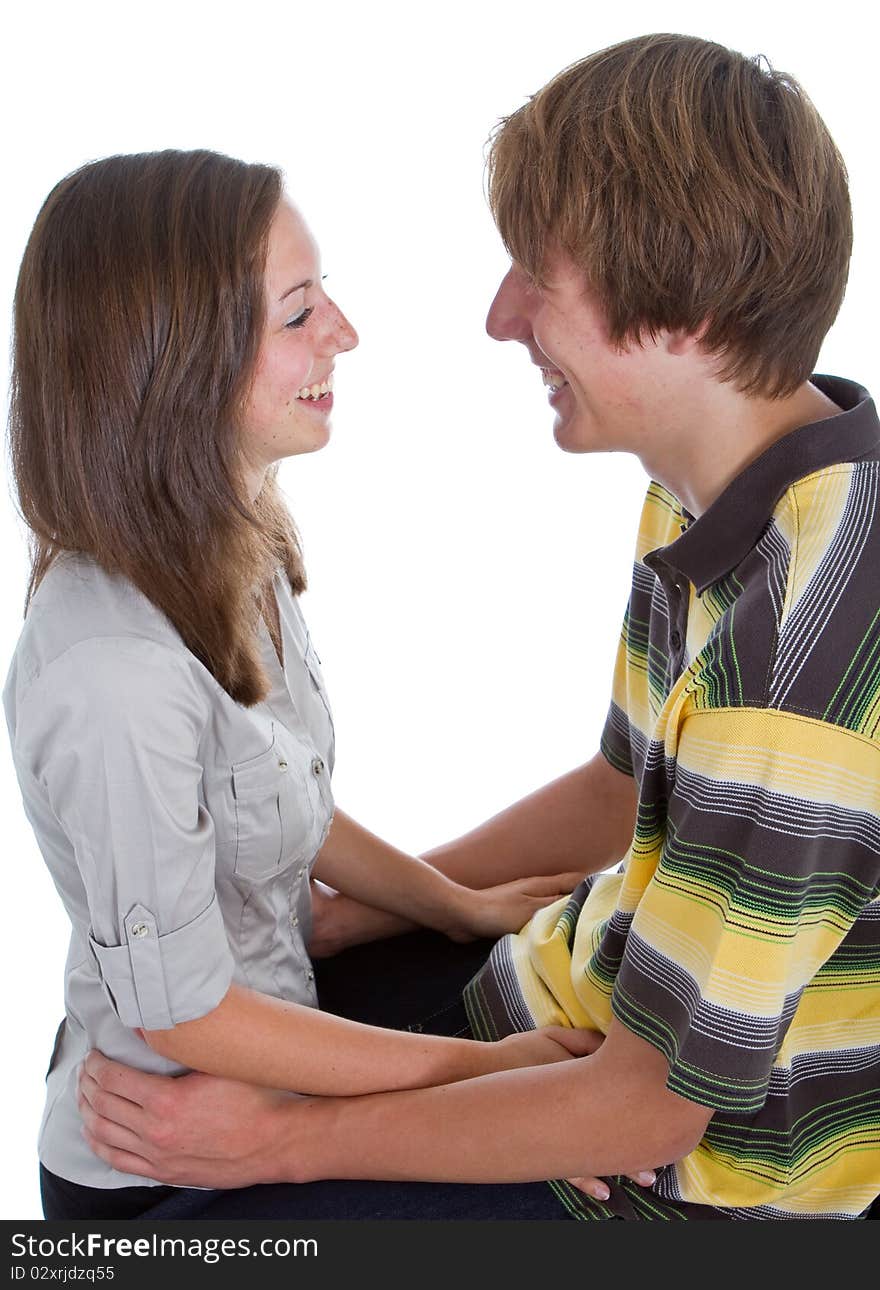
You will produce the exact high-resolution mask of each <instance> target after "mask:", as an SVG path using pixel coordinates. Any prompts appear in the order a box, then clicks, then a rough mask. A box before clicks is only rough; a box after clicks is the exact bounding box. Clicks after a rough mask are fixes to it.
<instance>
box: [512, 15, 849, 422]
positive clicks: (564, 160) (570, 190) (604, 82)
mask: <svg viewBox="0 0 880 1290" xmlns="http://www.w3.org/2000/svg"><path fill="white" fill-rule="evenodd" d="M489 201H490V205H491V208H492V213H493V215H494V218H495V222H496V223H497V225H498V229H499V231H500V233H501V236H502V238H503V240H504V243H505V245H506V247H507V249H508V251H509V252H510V254H511V255H512V257H513V258H514V260H516V261H517V262H518V263H519V264H520V265H521V266H522V267H523V268H524V269H525V271H526V272H527V273H528V274H529V276H530V277H531V278H532V279H533V281H534V282H535V283H536V284H538V285H540V284H541V282H542V272H543V268H544V264H545V260H546V256H547V253H548V251H550V250H551V249H552V248H553V247H554V246H558V247H561V249H562V250H563V251H564V252H566V253H567V254H568V255H569V256H570V257H571V258H572V259H573V260H574V262H575V263H576V264H577V265H578V266H579V267H580V268H581V269H582V271H583V273H584V276H585V284H586V286H587V287H588V289H589V290H590V291H592V292H593V293H594V294H595V296H596V299H597V301H598V303H599V305H600V307H601V308H602V310H603V313H604V316H605V319H606V323H607V326H608V330H609V335H610V338H611V340H612V341H613V342H614V343H616V344H619V345H624V344H628V343H631V342H636V341H638V339H639V337H640V336H643V335H645V334H649V335H650V334H656V333H657V332H658V331H660V330H664V329H668V330H684V331H687V332H689V333H691V334H695V333H699V330H700V328H701V327H705V332H704V334H703V335H702V344H703V346H704V348H705V349H706V350H707V351H709V352H711V353H713V354H716V355H717V356H718V357H719V376H720V377H721V379H723V380H729V381H732V382H734V384H735V385H736V386H737V388H739V389H741V390H742V391H743V392H745V393H748V394H753V395H758V394H760V395H764V396H767V397H781V396H783V395H786V394H790V393H792V392H793V391H794V390H796V389H797V388H798V386H799V385H801V384H802V383H803V382H804V381H806V380H808V379H809V376H810V373H811V372H812V370H813V368H814V366H815V364H816V360H817V358H818V354H819V347H820V345H821V343H822V340H823V338H824V336H825V333H826V332H827V331H828V328H829V327H830V326H831V324H832V322H833V321H834V318H835V316H836V314H837V311H838V309H839V308H840V303H841V301H842V299H843V293H844V289H845V287H846V278H847V272H848V268H849V259H850V253H851V249H852V218H851V212H850V203H849V193H848V189H847V175H846V168H845V166H844V164H843V160H842V158H841V156H840V154H839V152H838V150H837V148H836V146H835V144H834V141H833V139H832V138H831V136H830V134H829V133H828V130H827V128H826V126H825V124H824V122H823V121H822V119H821V117H820V116H819V114H818V113H817V111H816V109H815V108H814V106H813V104H812V103H811V102H810V100H809V98H808V97H807V95H806V94H805V93H804V91H803V90H802V89H801V87H800V85H798V83H797V81H795V80H794V79H793V78H792V77H791V76H789V75H787V74H786V73H784V72H778V71H775V70H773V69H772V68H770V67H769V66H768V65H767V64H766V60H762V59H761V58H746V57H744V56H743V55H742V54H738V53H736V52H734V51H732V50H729V49H725V48H724V47H723V46H721V45H716V44H713V43H711V42H709V41H705V40H699V39H697V38H696V37H691V36H676V35H652V36H641V37H638V38H636V39H633V40H627V41H624V42H622V43H621V44H618V45H613V46H611V47H610V48H609V49H604V50H601V51H600V52H598V53H595V54H591V55H590V56H589V57H588V58H585V59H583V60H582V61H580V62H578V63H575V64H573V65H572V66H571V67H569V68H567V69H566V70H564V71H563V72H561V73H560V74H559V75H558V76H556V77H555V78H554V79H553V80H552V81H550V82H549V84H547V85H546V86H544V88H543V89H542V90H540V91H539V92H538V93H537V94H535V95H534V96H533V97H532V98H531V99H530V100H529V101H528V102H527V103H525V104H524V105H523V106H522V107H521V108H519V109H518V111H516V112H514V113H513V114H512V115H511V116H508V117H505V118H504V119H503V120H502V121H501V122H500V123H499V125H498V127H497V129H496V131H495V133H494V135H493V138H492V140H491V141H490V151H489Z"/></svg>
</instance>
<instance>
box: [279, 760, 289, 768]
mask: <svg viewBox="0 0 880 1290" xmlns="http://www.w3.org/2000/svg"><path fill="white" fill-rule="evenodd" d="M278 769H279V770H287V762H286V761H280V762H279V763H278Z"/></svg>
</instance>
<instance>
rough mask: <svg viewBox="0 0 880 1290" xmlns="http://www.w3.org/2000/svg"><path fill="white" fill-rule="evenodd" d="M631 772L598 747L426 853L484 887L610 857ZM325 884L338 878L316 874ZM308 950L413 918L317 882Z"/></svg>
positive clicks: (620, 847)
mask: <svg viewBox="0 0 880 1290" xmlns="http://www.w3.org/2000/svg"><path fill="white" fill-rule="evenodd" d="M637 805H638V792H637V785H636V783H635V780H633V779H632V778H631V777H630V776H629V775H624V774H622V773H621V772H620V771H619V770H616V769H615V768H614V767H613V766H612V765H611V764H610V763H609V762H608V761H607V760H606V759H605V757H604V756H603V755H602V753H596V755H595V757H593V758H592V760H591V761H588V762H587V763H586V764H585V765H583V766H579V767H577V768H576V769H575V770H572V771H569V772H568V774H566V775H563V776H561V778H559V779H556V780H554V781H553V782H552V783H550V784H546V785H544V787H543V788H539V789H537V790H536V792H534V793H531V794H529V796H528V797H524V798H522V799H521V801H519V802H516V803H514V805H512V806H509V807H508V808H507V809H506V810H504V811H501V812H500V814H498V815H495V816H493V817H492V818H491V819H490V820H487V821H486V822H485V823H484V824H481V825H479V826H478V827H477V828H476V829H473V830H472V831H471V832H470V833H466V834H465V835H464V836H463V837H461V838H457V839H456V840H455V841H453V842H448V843H445V844H444V845H442V846H439V847H435V848H434V849H433V850H432V851H428V852H426V853H425V855H424V859H425V860H427V861H428V862H429V863H430V864H431V865H432V866H433V867H434V868H435V869H438V870H439V871H440V872H441V873H442V874H444V875H445V876H446V877H448V878H451V879H453V880H454V881H455V882H457V883H460V884H462V885H464V886H466V887H471V888H484V887H488V886H491V885H493V884H495V883H504V882H509V881H511V880H512V879H516V878H524V877H526V876H527V875H530V874H534V875H547V874H562V873H567V874H569V875H570V877H571V886H572V887H573V886H574V885H575V884H576V882H577V881H578V879H579V878H580V877H583V876H584V875H586V874H588V873H596V872H597V871H598V870H600V869H606V868H608V867H609V866H610V865H613V864H615V863H616V862H617V861H618V860H620V859H621V858H622V856H623V855H624V854H625V853H626V850H627V848H628V846H629V844H630V842H631V841H632V835H633V830H634V829H635V820H636V809H637ZM316 876H317V877H319V878H321V880H322V881H325V880H326V882H328V883H329V884H330V886H331V887H335V886H336V884H335V883H334V882H333V881H332V879H330V878H329V877H327V878H326V879H325V877H324V875H323V874H316ZM313 894H314V898H315V899H314V906H315V926H314V932H313V937H312V942H311V945H310V951H311V953H312V954H313V955H314V957H316V958H320V957H325V956H326V955H328V954H335V953H337V952H338V951H339V950H342V949H345V948H346V947H347V946H349V945H357V944H360V943H362V942H364V941H370V940H376V939H378V938H379V937H382V936H394V935H397V934H399V933H400V932H405V931H410V930H411V929H412V927H413V923H412V921H411V920H407V919H404V918H402V917H400V915H399V914H391V913H388V912H386V909H385V908H382V909H376V908H374V907H372V905H373V902H370V901H366V903H365V901H364V898H363V897H362V898H361V899H360V900H359V901H355V900H352V899H351V898H350V897H348V896H339V895H336V894H335V893H333V892H328V891H326V890H325V889H321V888H320V887H318V888H317V889H316V890H315V891H314V893H313Z"/></svg>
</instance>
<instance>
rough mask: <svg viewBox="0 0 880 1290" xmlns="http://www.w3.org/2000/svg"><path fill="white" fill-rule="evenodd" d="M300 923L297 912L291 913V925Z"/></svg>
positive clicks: (294, 925) (295, 925)
mask: <svg viewBox="0 0 880 1290" xmlns="http://www.w3.org/2000/svg"><path fill="white" fill-rule="evenodd" d="M298 925H299V919H298V918H297V916H296V914H291V915H290V926H291V927H297V926H298Z"/></svg>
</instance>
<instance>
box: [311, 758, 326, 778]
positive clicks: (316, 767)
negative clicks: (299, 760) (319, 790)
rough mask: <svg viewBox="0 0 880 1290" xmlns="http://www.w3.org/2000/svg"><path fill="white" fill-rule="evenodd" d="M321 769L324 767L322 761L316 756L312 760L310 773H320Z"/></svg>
mask: <svg viewBox="0 0 880 1290" xmlns="http://www.w3.org/2000/svg"><path fill="white" fill-rule="evenodd" d="M323 769H324V763H323V762H322V761H321V758H320V757H316V758H315V760H314V761H313V762H312V774H313V775H320V773H321V771H322V770H323Z"/></svg>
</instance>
